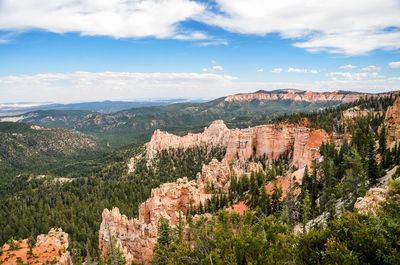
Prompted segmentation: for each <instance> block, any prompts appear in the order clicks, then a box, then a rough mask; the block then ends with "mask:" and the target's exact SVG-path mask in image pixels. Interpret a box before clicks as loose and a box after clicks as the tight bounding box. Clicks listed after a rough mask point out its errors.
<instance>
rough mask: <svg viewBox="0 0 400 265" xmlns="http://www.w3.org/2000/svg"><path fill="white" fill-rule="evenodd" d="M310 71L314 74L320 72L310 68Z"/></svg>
mask: <svg viewBox="0 0 400 265" xmlns="http://www.w3.org/2000/svg"><path fill="white" fill-rule="evenodd" d="M310 73H312V74H318V73H319V72H318V70H310Z"/></svg>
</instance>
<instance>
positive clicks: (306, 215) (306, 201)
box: [300, 190, 311, 234]
mask: <svg viewBox="0 0 400 265" xmlns="http://www.w3.org/2000/svg"><path fill="white" fill-rule="evenodd" d="M300 207H301V222H302V224H303V234H305V233H306V225H307V223H308V221H309V219H310V214H311V201H310V195H309V193H308V190H305V191H304V197H303V200H302V201H301V206H300Z"/></svg>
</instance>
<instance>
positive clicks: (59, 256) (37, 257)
mask: <svg viewBox="0 0 400 265" xmlns="http://www.w3.org/2000/svg"><path fill="white" fill-rule="evenodd" d="M14 242H15V244H19V248H18V249H15V250H10V246H9V245H8V244H4V246H3V252H4V253H3V255H1V256H0V264H17V259H18V258H20V259H21V260H22V261H23V262H24V264H25V263H29V264H48V263H50V262H51V264H55V265H72V259H71V256H70V254H69V252H68V251H67V248H68V234H67V233H65V232H63V231H62V229H61V228H59V229H51V230H50V232H49V233H48V234H43V235H39V236H37V239H36V244H35V246H34V247H33V248H32V253H33V254H34V255H32V256H31V255H29V254H28V251H29V245H28V240H27V239H24V240H22V242H20V243H19V242H17V241H14Z"/></svg>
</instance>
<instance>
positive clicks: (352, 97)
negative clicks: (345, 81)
mask: <svg viewBox="0 0 400 265" xmlns="http://www.w3.org/2000/svg"><path fill="white" fill-rule="evenodd" d="M282 92H286V93H282ZM389 94H390V93H382V94H378V96H384V95H389ZM373 96H377V95H375V94H361V93H360V94H359V93H341V92H339V91H334V92H311V91H300V90H295V89H287V90H281V93H273V92H271V93H251V94H240V95H232V96H228V97H226V98H225V102H234V101H252V100H260V101H271V100H293V101H306V102H329V101H338V102H341V103H349V102H353V101H356V100H358V99H360V98H365V97H373Z"/></svg>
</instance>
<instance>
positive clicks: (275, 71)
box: [272, 68, 283, 74]
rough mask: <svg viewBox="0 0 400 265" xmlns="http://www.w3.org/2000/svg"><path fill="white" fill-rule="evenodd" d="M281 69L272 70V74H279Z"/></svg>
mask: <svg viewBox="0 0 400 265" xmlns="http://www.w3.org/2000/svg"><path fill="white" fill-rule="evenodd" d="M282 71H283V69H282V68H275V69H274V70H272V73H274V74H280V73H282Z"/></svg>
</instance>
